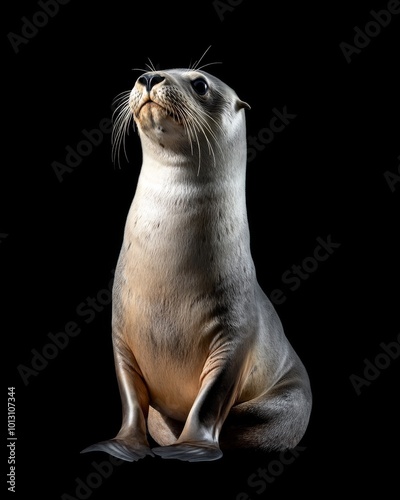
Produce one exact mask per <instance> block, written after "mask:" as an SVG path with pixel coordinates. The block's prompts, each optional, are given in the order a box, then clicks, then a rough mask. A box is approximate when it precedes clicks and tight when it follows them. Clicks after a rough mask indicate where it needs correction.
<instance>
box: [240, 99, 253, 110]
mask: <svg viewBox="0 0 400 500" xmlns="http://www.w3.org/2000/svg"><path fill="white" fill-rule="evenodd" d="M242 108H244V109H251V107H250V104H247V102H244V101H242V100H241V99H237V100H236V109H237V111H239V110H240V109H242Z"/></svg>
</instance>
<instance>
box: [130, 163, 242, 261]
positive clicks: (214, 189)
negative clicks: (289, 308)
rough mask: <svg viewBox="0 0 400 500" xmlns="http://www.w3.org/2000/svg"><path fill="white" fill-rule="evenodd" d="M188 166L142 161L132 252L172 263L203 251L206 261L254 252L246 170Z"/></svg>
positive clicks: (133, 215)
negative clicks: (229, 172)
mask: <svg viewBox="0 0 400 500" xmlns="http://www.w3.org/2000/svg"><path fill="white" fill-rule="evenodd" d="M186 167H187V168H185V166H184V165H180V166H176V164H175V166H172V165H171V166H165V165H159V164H155V163H152V162H147V163H146V162H145V163H144V164H143V166H142V170H141V173H140V177H139V181H138V184H137V188H136V193H135V197H134V199H133V202H132V206H131V209H130V212H129V215H128V219H127V225H126V232H125V242H126V243H127V245H128V244H129V242H132V243H135V244H134V245H133V246H132V250H133V249H135V251H138V252H143V253H146V254H148V255H152V256H153V258H157V257H158V258H160V259H162V258H163V255H164V254H165V255H168V260H169V263H170V264H171V260H172V259H174V255H175V256H176V258H179V259H184V258H185V257H184V255H187V258H188V259H191V260H192V259H193V258H194V256H196V255H198V256H199V259H200V261H201V260H202V259H203V260H204V262H205V261H207V259H209V258H213V259H214V258H215V259H217V258H218V255H219V256H222V257H223V259H224V260H226V259H227V258H229V255H230V256H231V257H230V259H231V262H232V260H235V258H236V257H238V256H239V255H240V254H241V255H242V256H243V253H245V254H248V255H250V243H249V229H248V222H247V212H246V199H245V173H244V172H239V169H233V170H234V171H233V172H232V175H231V176H228V175H218V174H216V171H214V172H213V173H211V172H207V171H206V169H203V170H202V169H201V168H200V171H199V172H198V171H197V169H195V168H193V165H187V166H186ZM225 167H226V165H225ZM213 168H214V169H216V170H218V165H215V167H213ZM174 249H175V250H174ZM233 254H234V255H235V256H236V257H233Z"/></svg>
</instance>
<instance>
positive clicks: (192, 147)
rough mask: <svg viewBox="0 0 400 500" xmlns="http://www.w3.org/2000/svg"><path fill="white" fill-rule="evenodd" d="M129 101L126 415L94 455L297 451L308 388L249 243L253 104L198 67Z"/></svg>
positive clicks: (119, 297) (121, 326)
mask: <svg viewBox="0 0 400 500" xmlns="http://www.w3.org/2000/svg"><path fill="white" fill-rule="evenodd" d="M129 103H130V107H131V109H132V112H133V115H134V117H135V122H136V124H137V126H138V129H139V134H140V138H141V142H142V149H143V165H142V169H141V173H140V177H139V181H138V185H137V189H136V192H135V196H134V199H133V202H132V205H131V208H130V211H129V214H128V217H127V221H126V227H125V234H124V241H123V244H122V249H121V253H120V257H119V261H118V265H117V268H116V272H115V281H114V288H113V324H112V327H113V346H114V356H115V363H116V373H117V379H118V383H119V387H120V392H121V398H122V405H123V424H122V427H121V430H120V432H119V434H118V435H117V437H116V438H114V439H112V440H109V441H105V442H102V443H99V444H97V445H94V446H92V447H90V448H88V449H87V450H85V451H93V450H102V451H106V452H108V453H111V454H113V455H115V456H118V457H120V458H124V459H126V460H136V459H138V458H141V457H143V456H145V455H152V454H153V453H156V454H157V455H161V456H163V457H165V458H178V459H182V460H191V461H196V460H214V459H217V458H219V457H220V456H221V455H222V452H221V449H220V445H221V448H222V449H224V448H226V449H228V448H243V449H252V448H253V449H261V450H283V449H287V448H291V447H294V446H296V444H297V443H298V442H299V441H300V439H301V438H302V436H303V434H304V432H305V430H306V427H307V424H308V420H309V414H310V409H311V391H310V387H309V380H308V376H307V373H306V370H305V368H304V366H303V364H302V363H301V361H300V359H299V358H298V356H297V355H296V353H295V352H294V350H293V348H292V347H291V345H290V343H289V342H288V340H287V338H286V337H285V335H284V332H283V329H282V325H281V322H280V321H279V318H278V316H277V314H276V312H275V310H274V308H273V307H272V305H271V303H270V301H269V300H268V298H267V297H266V295H265V294H264V292H263V291H262V290H261V288H260V286H259V284H258V282H257V278H256V271H255V267H254V263H253V259H252V256H251V252H250V235H249V227H248V222H247V212H246V198H245V165H246V134H245V117H244V110H243V108H245V107H247V105H246V104H245V103H243V102H242V101H240V99H239V98H238V97H237V96H236V94H235V93H234V92H233V91H232V90H231V89H230V88H229V87H227V86H226V85H225V84H223V83H222V82H220V81H219V80H218V79H216V78H214V77H212V76H211V75H209V74H207V73H205V72H202V71H192V70H169V71H160V72H157V73H155V72H149V73H146V74H145V75H142V77H140V78H139V79H138V81H137V83H136V85H135V88H134V90H133V91H132V93H131V95H130V100H129ZM147 432H149V433H150V434H151V436H152V438H153V439H154V440H155V441H156V442H157V443H158V444H159V445H160V446H159V447H157V448H153V450H152V451H151V450H150V447H149V444H148V440H147Z"/></svg>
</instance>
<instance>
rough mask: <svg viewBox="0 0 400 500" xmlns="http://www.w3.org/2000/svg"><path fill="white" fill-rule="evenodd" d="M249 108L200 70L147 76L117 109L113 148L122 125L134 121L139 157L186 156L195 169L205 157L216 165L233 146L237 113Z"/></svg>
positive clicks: (237, 129)
mask: <svg viewBox="0 0 400 500" xmlns="http://www.w3.org/2000/svg"><path fill="white" fill-rule="evenodd" d="M248 108H249V105H248V104H247V103H245V102H244V101H242V100H241V99H239V97H238V96H237V94H236V93H235V92H234V91H233V90H232V89H231V88H230V87H229V86H228V85H226V84H225V83H223V82H222V81H221V80H219V79H218V78H216V77H214V76H212V75H210V74H209V73H206V72H205V71H201V70H192V69H170V70H164V71H149V72H146V73H143V74H142V75H141V76H139V78H138V79H137V80H136V82H135V85H134V87H133V89H132V91H130V93H129V95H128V93H126V94H125V96H124V98H123V100H122V101H121V104H120V105H119V107H118V108H117V118H116V120H115V128H114V143H118V142H119V143H120V142H122V140H123V137H124V131H125V128H126V126H127V125H126V123H127V122H128V121H129V120H131V119H132V118H133V120H134V123H135V124H136V126H137V129H138V132H139V136H140V139H141V143H142V148H143V150H144V152H145V150H149V151H151V152H152V153H153V154H155V155H158V156H159V157H160V158H163V157H166V156H169V155H179V156H183V157H186V158H188V157H191V158H192V159H193V160H194V162H195V163H196V164H198V165H199V167H200V164H201V165H203V163H204V162H210V158H211V161H212V162H214V163H215V161H216V157H217V156H218V151H220V152H221V151H222V152H225V153H226V152H227V151H229V150H231V149H232V148H233V146H234V145H235V144H237V143H238V137H237V135H238V134H241V135H242V136H243V129H244V125H243V122H244V116H243V112H242V110H243V109H248ZM240 140H242V141H243V137H241V138H240ZM244 141H245V137H244ZM119 145H120V144H117V149H119ZM114 146H115V144H114Z"/></svg>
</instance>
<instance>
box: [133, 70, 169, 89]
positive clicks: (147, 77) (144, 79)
mask: <svg viewBox="0 0 400 500" xmlns="http://www.w3.org/2000/svg"><path fill="white" fill-rule="evenodd" d="M163 80H165V77H164V76H161V75H159V74H157V73H145V74H144V75H142V76H140V77H139V78H138V82H139V83H140V84H142V85H143V86H144V87H146V90H147V92H150V90H151V89H152V88H153V87H154V85H157V83H160V82H162V81H163Z"/></svg>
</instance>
